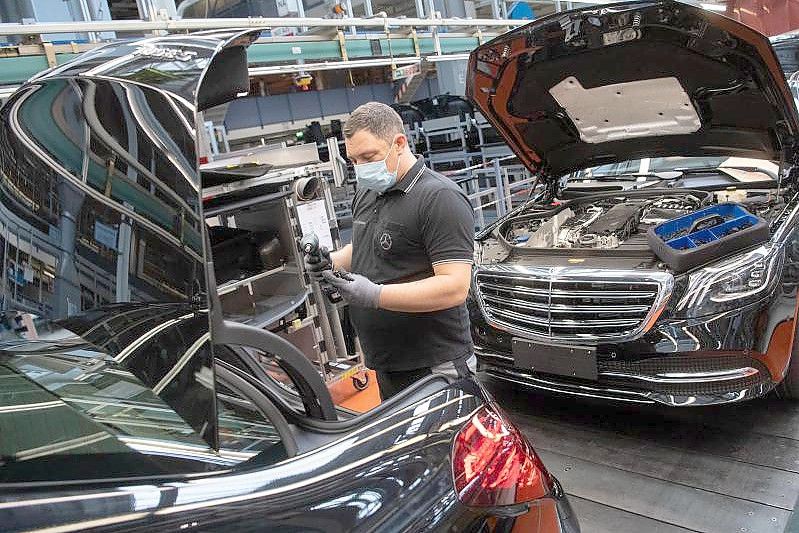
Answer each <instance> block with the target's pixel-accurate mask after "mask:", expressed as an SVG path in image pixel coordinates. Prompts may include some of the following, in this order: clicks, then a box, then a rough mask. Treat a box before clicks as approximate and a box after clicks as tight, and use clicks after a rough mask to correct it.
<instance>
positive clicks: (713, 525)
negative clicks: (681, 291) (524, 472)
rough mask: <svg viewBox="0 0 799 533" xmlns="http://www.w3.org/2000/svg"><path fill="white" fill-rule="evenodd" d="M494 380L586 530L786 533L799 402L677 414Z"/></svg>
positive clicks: (797, 479)
mask: <svg viewBox="0 0 799 533" xmlns="http://www.w3.org/2000/svg"><path fill="white" fill-rule="evenodd" d="M484 381H485V382H486V384H487V385H488V388H489V390H490V391H491V392H492V394H494V396H495V397H496V399H497V400H498V401H499V403H500V405H502V406H503V407H504V408H505V410H506V411H507V412H508V413H509V414H510V416H511V418H513V419H514V421H515V422H516V423H517V424H518V425H519V427H520V428H521V429H522V430H523V431H524V433H525V434H526V435H527V436H528V438H529V439H530V441H531V442H532V443H533V446H534V447H535V449H536V450H537V451H538V452H539V454H540V455H541V458H542V459H543V460H544V463H545V464H546V465H547V468H549V470H550V471H551V472H552V473H553V474H554V475H555V476H556V477H557V478H558V479H559V480H560V481H561V483H562V484H563V487H564V489H565V490H566V492H567V493H568V494H569V497H570V501H571V503H572V506H573V507H574V510H575V512H576V513H577V515H578V518H579V520H580V525H581V526H582V531H583V533H677V532H685V531H701V532H713V533H715V532H718V533H760V532H780V533H781V532H783V531H786V527H787V526H788V525H789V522H790V521H791V520H792V514H793V510H794V507H795V505H796V504H797V497H799V402H789V401H784V400H779V399H777V398H773V397H768V398H766V399H761V400H755V401H753V402H750V403H746V404H738V405H731V406H718V407H708V408H697V409H676V410H675V409H666V408H661V407H651V406H631V405H619V404H615V405H610V404H604V403H598V402H592V401H586V400H577V399H573V398H565V397H557V396H546V395H541V394H536V393H529V392H523V391H518V390H513V389H511V388H509V387H507V386H505V385H502V384H497V383H493V382H491V381H489V380H484ZM798 525H799V524H798V523H797V518H793V522H791V527H790V528H789V529H790V530H791V531H796V530H799V527H797V526H798Z"/></svg>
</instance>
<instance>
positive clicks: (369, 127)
mask: <svg viewBox="0 0 799 533" xmlns="http://www.w3.org/2000/svg"><path fill="white" fill-rule="evenodd" d="M362 130H366V131H368V132H369V133H371V134H372V135H374V136H375V137H377V138H378V139H382V140H384V141H386V142H387V143H390V142H391V141H393V140H394V136H395V135H397V134H398V133H405V129H404V126H403V125H402V118H400V116H399V114H398V113H397V112H396V111H394V110H393V109H391V107H389V106H387V105H386V104H382V103H380V102H366V103H365V104H363V105H360V106H358V107H356V108H355V110H354V111H353V112H352V113H350V118H349V119H348V120H347V123H346V124H345V125H344V129H343V132H344V136H345V137H347V138H350V137H352V136H353V135H355V133H356V132H359V131H362Z"/></svg>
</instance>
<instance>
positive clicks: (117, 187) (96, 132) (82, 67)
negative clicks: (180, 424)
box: [0, 35, 230, 446]
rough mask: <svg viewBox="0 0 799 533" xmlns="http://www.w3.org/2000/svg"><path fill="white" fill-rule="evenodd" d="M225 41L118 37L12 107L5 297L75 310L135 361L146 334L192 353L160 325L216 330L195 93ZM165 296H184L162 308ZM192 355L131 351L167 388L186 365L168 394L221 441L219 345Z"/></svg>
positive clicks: (20, 305) (0, 166) (14, 303)
mask: <svg viewBox="0 0 799 533" xmlns="http://www.w3.org/2000/svg"><path fill="white" fill-rule="evenodd" d="M229 36H230V35H223V37H229ZM219 42H220V39H219V38H211V37H209V39H208V41H207V43H195V45H194V46H192V47H190V48H189V49H186V50H184V52H183V53H182V56H181V57H182V58H183V59H185V58H186V57H188V56H191V59H190V60H182V59H181V57H162V58H159V57H155V56H153V54H155V53H156V52H157V51H158V50H164V49H167V48H165V47H164V48H160V49H159V48H149V49H148V48H146V47H144V48H143V47H141V46H133V45H129V46H118V47H106V48H103V49H100V50H98V51H96V52H92V53H91V54H87V55H86V56H81V58H80V59H79V60H78V61H76V62H74V63H70V64H68V65H65V66H64V67H60V68H58V69H55V70H52V71H50V72H48V73H46V74H44V75H42V76H39V77H38V78H37V79H36V81H35V82H34V83H31V84H29V85H27V86H26V87H25V88H24V89H23V90H21V91H20V92H19V93H17V94H16V95H15V96H13V97H12V98H11V99H10V100H9V102H8V103H7V105H5V106H4V107H3V109H2V111H0V170H1V171H2V180H1V181H0V192H2V200H3V201H2V204H1V205H0V260H1V261H2V265H3V268H2V307H3V308H4V309H17V310H25V311H29V312H31V313H33V314H34V315H37V316H40V317H42V318H46V319H64V320H66V322H65V323H64V327H65V328H66V329H68V330H70V331H72V332H73V333H74V334H76V335H78V336H81V337H83V340H85V341H87V342H92V341H93V340H94V339H93V338H94V337H95V336H96V335H97V334H98V333H99V334H100V336H101V337H103V344H102V346H100V348H101V349H102V350H103V351H104V352H105V353H107V354H108V355H110V356H111V357H112V358H114V360H115V361H116V362H117V363H123V364H124V363H126V359H127V358H128V356H129V355H130V354H131V353H134V352H137V351H138V353H140V354H143V353H148V351H147V348H146V346H140V344H142V343H145V344H146V343H149V344H151V345H153V346H156V345H158V346H159V349H160V350H161V351H162V353H165V354H170V356H178V355H181V354H184V353H186V351H185V349H180V350H171V349H167V348H164V347H163V346H162V345H163V343H164V342H165V340H166V339H164V338H161V339H153V338H148V337H146V336H144V335H143V334H144V332H146V331H150V332H151V333H152V336H153V337H155V336H156V334H157V332H159V331H161V330H166V329H168V328H170V327H171V326H173V325H176V324H177V323H178V322H181V321H183V322H185V321H187V320H188V321H191V322H192V324H193V327H192V328H191V329H190V330H187V329H185V328H183V327H182V328H179V329H176V330H172V331H173V332H174V331H178V330H179V331H182V332H183V331H185V332H187V333H188V334H189V335H190V336H193V337H194V339H193V340H196V339H199V338H200V337H202V336H203V335H204V336H205V338H206V340H207V336H208V318H207V314H206V313H204V311H203V310H204V309H205V308H206V307H207V303H206V301H205V296H204V294H205V284H206V282H205V274H204V271H203V244H202V237H201V235H202V233H201V228H202V223H203V222H202V219H201V213H200V198H199V178H198V175H197V171H196V166H197V163H196V161H197V154H196V153H195V140H194V136H195V134H196V132H195V128H194V126H193V124H194V114H195V109H194V106H193V104H190V103H189V102H193V101H194V96H193V92H194V91H196V90H197V84H198V81H199V74H198V73H199V72H201V71H202V70H203V69H204V68H206V67H207V66H208V63H209V61H210V58H211V57H212V54H213V53H214V52H215V50H216V46H218V45H219ZM203 44H205V45H206V46H202V45H203ZM145 81H146V83H147V85H143V84H141V83H142V82H145ZM161 87H165V88H167V89H169V90H171V91H176V92H168V91H166V90H161ZM135 302H139V303H140V304H138V305H125V306H121V307H120V305H119V304H118V303H126V304H130V303H135ZM145 302H146V305H141V303H145ZM164 302H169V303H170V304H173V303H176V302H177V303H179V306H182V309H181V310H176V307H175V305H171V306H167V307H159V305H160V304H161V303H164ZM98 313H99V314H102V315H103V316H104V318H103V319H97V314H98ZM76 317H77V318H76ZM82 323H85V324H86V326H85V327H84V326H81V324H82ZM122 324H125V325H124V326H122ZM109 328H111V329H114V331H116V334H115V335H114V336H110V337H109V336H108V335H107V330H108V329H109ZM189 332H190V333H189ZM172 335H173V337H174V333H173V334H172ZM174 339H175V340H176V342H177V343H180V340H178V337H174ZM32 340H35V339H32ZM192 342H193V341H192ZM151 355H152V354H151ZM189 359H191V364H190V365H186V364H185V363H186V361H161V362H159V363H158V364H157V365H156V366H158V367H159V368H158V369H156V368H154V367H153V365H154V364H156V363H154V362H155V361H157V358H152V357H147V358H144V357H143V358H142V360H141V361H127V364H129V365H130V368H131V369H133V371H134V373H135V374H136V375H137V377H138V378H139V379H141V380H142V382H143V383H144V384H145V385H146V386H148V387H155V388H156V389H158V388H159V387H163V386H165V384H164V383H161V380H163V379H164V378H165V375H166V373H167V371H168V369H169V368H173V367H174V369H179V370H180V372H179V374H180V375H179V376H170V377H177V378H178V379H171V380H169V387H170V389H169V390H167V391H164V392H165V394H164V395H163V397H164V398H166V399H167V401H168V403H169V404H170V405H171V406H172V407H173V408H174V409H175V410H176V412H177V413H178V414H179V415H180V416H182V417H183V418H184V419H185V420H187V421H190V422H191V425H192V427H193V428H194V429H195V430H197V431H200V432H201V435H202V438H203V439H204V440H205V441H206V442H207V443H208V444H210V445H211V446H215V445H216V444H217V435H216V427H215V412H214V403H215V402H214V398H213V393H214V391H213V373H212V370H211V366H212V365H211V352H210V350H208V349H204V350H195V351H194V352H193V353H191V354H190V356H189ZM145 360H146V361H148V363H147V364H146V365H145V364H141V362H142V361H145ZM181 363H182V364H181ZM195 375H206V376H207V377H208V378H207V379H204V380H200V379H196V378H195ZM157 392H161V391H160V390H157Z"/></svg>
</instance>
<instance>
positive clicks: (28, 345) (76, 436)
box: [0, 31, 578, 533]
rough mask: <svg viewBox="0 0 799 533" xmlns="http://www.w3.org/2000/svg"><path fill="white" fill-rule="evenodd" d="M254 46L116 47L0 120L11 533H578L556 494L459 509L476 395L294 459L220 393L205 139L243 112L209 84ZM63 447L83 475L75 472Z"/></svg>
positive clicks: (169, 40) (1, 493)
mask: <svg viewBox="0 0 799 533" xmlns="http://www.w3.org/2000/svg"><path fill="white" fill-rule="evenodd" d="M257 34H258V32H243V33H241V32H235V31H233V32H206V33H202V34H200V35H198V36H185V37H184V36H176V37H163V38H152V39H150V38H148V39H145V40H143V41H140V42H138V43H136V42H132V43H121V44H116V45H111V46H108V47H105V48H101V49H98V50H96V51H93V52H91V53H89V54H86V55H84V56H81V58H80V59H79V60H77V61H76V62H74V63H70V64H67V65H64V66H62V67H58V68H56V69H53V70H51V71H49V72H47V73H45V74H43V75H41V76H39V77H37V78H36V79H34V80H32V82H31V83H30V84H28V85H26V86H25V87H23V88H22V89H21V90H20V91H19V92H18V93H17V94H16V95H15V96H13V97H12V98H11V99H10V100H9V102H8V104H7V105H6V106H4V107H3V108H2V110H0V170H2V176H0V178H2V179H0V193H1V194H2V197H1V198H0V237H1V238H2V242H0V245H2V246H0V249H1V250H2V256H0V259H1V260H2V264H3V273H2V284H3V289H2V295H3V300H2V306H3V309H6V310H7V312H6V314H5V315H4V320H2V321H0V330H2V335H1V336H0V384H3V385H8V387H9V388H10V387H16V390H19V391H22V396H21V397H19V398H16V397H15V398H14V399H11V398H10V397H9V395H7V394H6V395H3V394H2V393H0V401H2V402H3V403H0V439H2V436H3V435H8V434H11V435H14V438H15V440H14V441H13V442H11V443H10V444H8V443H5V442H3V444H2V445H0V452H2V458H0V461H2V462H0V470H2V469H5V468H7V467H8V466H9V464H10V463H11V462H12V461H13V462H17V463H18V464H16V465H14V466H16V467H19V468H18V470H16V475H15V477H14V478H13V479H11V478H9V479H0V524H2V526H0V529H3V530H4V531H22V530H24V531H30V530H37V529H45V528H57V529H58V530H59V531H86V530H90V529H94V530H120V529H131V530H137V529H138V530H171V529H175V530H183V529H200V530H206V531H215V530H220V529H225V528H230V529H235V530H237V531H247V530H252V531H264V530H271V529H278V528H279V529H281V530H293V531H325V532H328V531H331V532H332V531H352V530H375V529H379V530H403V529H404V530H408V531H421V530H436V529H449V530H458V531H486V530H487V531H492V530H498V531H508V530H514V528H515V530H526V529H527V527H529V526H530V522H535V524H536V527H538V528H539V530H540V531H542V532H546V533H550V532H552V533H554V532H556V531H563V532H567V533H572V532H576V531H578V526H577V522H576V519H575V517H574V516H573V514H572V513H571V511H570V509H569V507H568V503H567V502H566V500H565V498H564V496H563V494H562V492H561V491H560V490H559V487H557V486H556V485H555V486H553V488H552V490H551V493H550V494H549V495H547V496H546V497H545V498H544V499H542V500H540V501H537V502H535V503H534V504H532V506H531V508H529V509H528V505H527V504H523V505H519V506H514V507H513V508H510V509H502V510H496V509H470V508H466V507H465V506H464V505H463V504H461V503H460V501H459V500H458V498H457V496H456V493H455V492H454V489H453V478H452V475H453V474H452V461H451V457H450V455H451V447H452V442H453V437H454V435H455V434H456V433H457V432H458V431H459V430H460V429H461V428H462V427H463V426H464V425H465V424H466V423H467V422H469V420H470V418H471V415H472V414H473V413H474V412H475V411H476V410H477V409H479V408H480V407H481V406H483V405H485V403H486V402H489V401H490V399H489V397H488V396H487V394H486V393H485V391H484V390H483V389H482V388H480V386H479V385H478V384H477V383H476V382H475V381H474V380H471V379H467V380H462V381H460V382H456V383H451V382H449V381H447V380H444V379H442V378H440V377H429V378H428V379H427V381H425V382H424V383H422V384H420V386H419V387H418V388H416V389H414V390H412V391H408V394H407V395H405V396H400V397H398V398H397V399H396V401H395V402H393V403H388V404H386V405H384V406H383V408H382V409H381V408H378V409H376V410H375V411H373V412H371V413H369V414H367V415H365V416H364V417H363V418H362V419H354V420H351V421H350V422H352V423H351V424H347V423H346V422H344V421H342V422H341V423H340V424H339V423H331V422H329V421H325V420H309V419H308V417H304V415H303V414H300V415H298V416H299V417H298V418H294V419H293V420H294V422H295V423H296V426H295V428H294V430H295V431H296V434H297V439H298V441H299V442H298V448H299V454H298V455H297V456H295V457H290V458H286V457H285V455H286V454H285V453H284V454H283V455H282V456H281V454H280V450H273V449H274V448H278V447H277V446H272V444H276V439H275V438H274V436H275V435H274V433H273V432H270V428H269V426H268V424H266V423H264V422H263V421H261V422H260V423H259V421H258V420H256V419H254V418H252V419H250V418H247V417H244V416H240V413H237V412H236V411H235V407H236V403H235V401H234V400H236V398H235V397H234V394H232V393H231V391H230V390H229V389H228V388H227V387H226V384H225V383H223V382H221V381H219V385H217V384H216V381H217V379H218V377H215V375H214V370H213V368H214V367H213V365H212V354H211V351H212V350H211V349H209V343H210V344H213V341H214V339H213V338H211V339H209V319H208V317H209V316H210V314H211V312H210V311H209V307H210V306H209V302H208V299H207V296H206V293H207V290H206V278H205V275H204V270H203V267H204V262H205V261H206V259H207V258H206V257H204V252H203V248H204V246H203V242H204V239H203V220H202V212H201V210H200V206H201V204H200V193H199V189H200V183H199V178H198V174H197V172H196V166H197V165H196V162H197V153H196V151H197V148H196V146H195V144H194V143H195V142H196V141H195V136H196V135H197V134H198V132H197V131H196V128H195V126H194V124H195V123H196V120H197V119H198V117H199V119H200V120H201V117H202V115H200V114H198V111H200V103H201V102H212V103H213V102H218V101H220V99H222V100H224V99H225V98H226V99H228V100H229V99H230V98H232V96H231V95H230V94H214V93H213V91H210V92H209V93H207V94H202V93H203V91H204V90H205V89H204V87H205V86H204V85H203V83H202V80H203V77H204V76H205V75H206V74H207V72H210V71H212V70H214V68H215V67H214V66H215V65H217V64H219V63H217V61H218V60H224V57H223V56H224V55H225V54H226V53H227V51H228V50H230V49H233V48H235V47H236V46H238V45H239V44H241V45H246V44H248V43H249V42H251V41H252V40H253V39H254V38H256V36H257ZM212 58H213V62H212V61H211V59H212ZM242 64H243V65H245V68H246V63H245V62H242ZM243 72H244V73H245V74H246V70H243ZM217 81H219V83H216V84H213V85H214V87H217V86H221V87H224V86H225V84H224V83H222V82H221V81H220V80H217ZM239 91H240V89H239ZM26 312H27V313H32V314H34V315H37V316H38V317H39V318H38V319H34V318H31V315H30V314H27V313H26ZM215 331H216V330H215ZM217 349H219V347H214V348H213V350H217ZM228 384H229V383H228ZM0 390H1V391H5V390H7V389H5V388H3V389H0ZM126 392H129V393H130V395H129V397H127V398H126V397H125V393H126ZM26 398H27V399H26ZM217 401H218V404H219V407H218V408H217ZM226 402H227V403H226ZM29 404H30V405H29ZM26 406H28V407H30V406H32V410H31V411H30V412H28V411H26V409H27V407H26ZM6 407H8V408H7V409H6ZM39 407H41V408H42V409H38V408H39ZM41 412H47V413H48V414H47V418H46V419H44V418H41V417H39V416H38V415H40V414H41ZM296 415H297V413H295V416H296ZM77 420H80V422H77ZM37 421H40V422H46V423H47V425H48V427H47V428H42V429H41V430H40V431H34V433H33V435H34V436H35V437H36V438H33V439H30V440H27V441H24V438H26V437H27V436H28V433H27V432H30V431H32V430H33V429H35V426H32V425H31V424H35V423H37ZM18 423H19V424H20V425H17V424H18ZM63 425H67V426H69V431H66V430H65V428H63V427H61V426H63ZM9 427H11V428H13V433H12V432H10V431H8V432H5V431H4V430H5V429H7V428H9ZM62 430H64V431H62ZM48 431H49V432H48ZM300 438H302V439H300ZM95 439H96V440H95ZM69 441H71V444H72V445H73V446H74V447H73V448H71V450H65V451H71V452H72V453H74V454H76V455H77V454H80V453H86V454H87V457H86V458H84V459H87V460H85V461H84V460H82V459H75V465H76V466H75V469H76V471H78V472H82V475H80V474H76V475H75V476H66V477H64V476H62V475H61V472H62V471H61V470H60V469H59V467H60V465H61V464H62V463H63V462H64V461H66V460H70V459H71V458H70V457H65V456H64V455H62V454H61V447H62V445H68V444H70V442H69ZM270 447H271V448H270ZM272 451H274V453H270V452H272ZM256 452H264V453H259V454H256ZM20 453H22V454H23V456H22V457H20V455H19V454H20ZM25 454H27V456H25ZM36 454H39V456H38V457H32V456H31V455H34V456H35V455H36ZM92 455H94V456H95V457H94V458H97V457H99V456H102V457H103V459H104V461H105V460H107V461H108V462H112V461H113V469H112V468H110V467H109V468H108V469H107V471H104V470H103V468H104V467H105V464H106V463H105V462H104V461H95V462H92ZM25 459H27V460H33V459H36V460H39V461H40V462H39V464H42V465H46V464H48V462H49V465H52V467H51V468H45V467H44V466H43V468H42V469H41V470H39V472H38V476H35V477H26V475H27V474H26V472H25V471H23V470H24V467H27V466H31V465H32V464H33V463H28V464H25V463H26V461H25ZM114 469H115V470H114ZM87 478H88V479H87ZM48 480H49V481H50V482H48ZM499 511H501V512H499ZM498 513H499V514H498Z"/></svg>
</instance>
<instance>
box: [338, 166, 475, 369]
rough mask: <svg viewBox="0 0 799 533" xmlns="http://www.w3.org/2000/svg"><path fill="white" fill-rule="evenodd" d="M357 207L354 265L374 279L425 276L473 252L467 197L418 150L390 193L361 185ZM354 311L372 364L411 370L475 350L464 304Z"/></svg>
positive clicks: (471, 215)
mask: <svg viewBox="0 0 799 533" xmlns="http://www.w3.org/2000/svg"><path fill="white" fill-rule="evenodd" d="M352 214H353V233H352V271H353V272H355V273H357V274H361V275H363V276H366V277H367V278H369V279H370V280H372V281H374V282H375V283H383V284H387V283H403V282H408V281H416V280H420V279H424V278H428V277H430V276H432V275H433V265H436V264H440V263H447V262H462V263H471V262H472V259H473V257H474V212H473V210H472V207H471V205H470V204H469V200H468V199H467V198H466V195H465V194H464V193H463V191H462V190H461V189H460V187H458V186H457V185H456V184H455V183H454V182H453V181H452V180H451V179H449V178H447V177H444V176H442V175H440V174H438V173H436V172H433V171H432V170H430V169H428V168H427V167H425V166H424V161H423V160H422V159H421V158H419V161H417V162H416V164H415V165H414V166H413V167H412V168H411V169H410V170H409V171H408V173H407V174H406V175H405V176H404V178H403V179H402V180H400V181H398V182H397V183H396V184H394V186H393V187H391V188H390V189H389V190H388V191H386V192H385V193H383V194H379V193H376V192H374V191H368V190H363V189H362V190H359V191H358V192H357V193H356V195H355V199H354V201H353V206H352ZM350 316H351V318H352V322H353V326H354V327H355V331H356V332H357V333H358V337H359V338H360V341H361V347H362V348H363V351H364V354H365V355H366V365H367V366H368V367H369V368H374V369H379V370H384V371H392V370H412V369H416V368H424V367H429V366H435V365H437V364H440V363H443V362H446V361H452V360H455V359H458V358H461V357H465V356H467V355H469V354H470V353H471V351H472V341H471V336H470V334H469V315H468V313H467V311H466V306H465V304H464V305H459V306H457V307H452V308H450V309H445V310H443V311H435V312H432V313H399V312H396V311H386V310H383V309H377V310H375V309H365V308H361V307H353V308H351V310H350Z"/></svg>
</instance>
